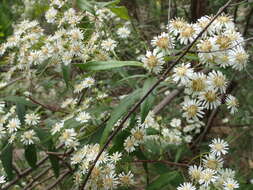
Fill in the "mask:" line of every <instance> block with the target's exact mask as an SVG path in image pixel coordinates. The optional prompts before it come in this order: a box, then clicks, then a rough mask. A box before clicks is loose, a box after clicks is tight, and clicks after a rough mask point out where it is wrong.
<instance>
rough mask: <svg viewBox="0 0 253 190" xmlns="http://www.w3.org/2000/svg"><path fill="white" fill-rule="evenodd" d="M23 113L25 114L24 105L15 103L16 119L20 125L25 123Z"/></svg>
mask: <svg viewBox="0 0 253 190" xmlns="http://www.w3.org/2000/svg"><path fill="white" fill-rule="evenodd" d="M25 112H26V108H25V105H24V104H20V103H17V104H16V113H17V115H18V119H19V120H20V122H21V123H22V124H24V123H25Z"/></svg>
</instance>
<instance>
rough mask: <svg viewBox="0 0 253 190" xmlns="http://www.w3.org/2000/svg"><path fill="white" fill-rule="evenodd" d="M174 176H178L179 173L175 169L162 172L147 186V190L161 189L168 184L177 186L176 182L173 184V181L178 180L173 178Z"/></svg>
mask: <svg viewBox="0 0 253 190" xmlns="http://www.w3.org/2000/svg"><path fill="white" fill-rule="evenodd" d="M176 178H180V175H179V173H178V172H177V171H173V172H168V173H165V174H162V175H160V176H159V177H158V178H157V179H156V180H155V181H153V182H152V183H151V184H150V185H149V186H148V187H147V190H157V189H162V188H163V187H166V186H167V185H169V184H170V185H172V186H177V185H178V184H175V181H178V180H175V179H176Z"/></svg>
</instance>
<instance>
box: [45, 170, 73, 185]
mask: <svg viewBox="0 0 253 190" xmlns="http://www.w3.org/2000/svg"><path fill="white" fill-rule="evenodd" d="M70 173H71V171H70V170H67V171H65V172H64V173H63V174H62V175H61V176H59V177H58V178H57V179H56V181H55V182H54V183H52V184H51V185H49V186H48V187H47V188H45V190H50V189H53V188H54V187H55V186H56V185H58V183H60V182H61V181H62V180H63V179H64V178H65V177H66V176H67V175H69V174H70Z"/></svg>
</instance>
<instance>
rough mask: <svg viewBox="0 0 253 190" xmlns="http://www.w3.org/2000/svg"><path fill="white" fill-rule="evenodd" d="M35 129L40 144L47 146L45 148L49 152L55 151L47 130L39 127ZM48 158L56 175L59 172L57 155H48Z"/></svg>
mask: <svg viewBox="0 0 253 190" xmlns="http://www.w3.org/2000/svg"><path fill="white" fill-rule="evenodd" d="M35 131H36V134H37V136H38V137H39V139H40V142H41V144H42V145H43V146H45V147H47V149H48V150H49V151H50V152H55V151H56V148H55V146H54V143H53V141H52V136H51V134H50V133H49V132H48V131H46V130H44V129H40V128H36V129H35ZM49 160H50V163H51V165H52V168H53V171H54V174H55V176H56V177H58V176H59V173H60V165H59V159H58V157H57V156H55V155H49Z"/></svg>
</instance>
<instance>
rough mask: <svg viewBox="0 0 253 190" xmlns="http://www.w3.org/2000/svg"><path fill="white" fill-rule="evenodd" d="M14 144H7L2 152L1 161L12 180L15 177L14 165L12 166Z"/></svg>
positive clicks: (9, 178)
mask: <svg viewBox="0 0 253 190" xmlns="http://www.w3.org/2000/svg"><path fill="white" fill-rule="evenodd" d="M12 152H13V147H12V144H7V145H6V146H5V147H4V148H3V150H2V152H1V161H2V165H3V168H4V171H5V172H6V174H7V178H8V180H12V179H13V177H14V173H13V167H12Z"/></svg>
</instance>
